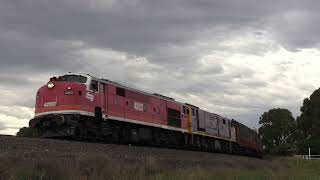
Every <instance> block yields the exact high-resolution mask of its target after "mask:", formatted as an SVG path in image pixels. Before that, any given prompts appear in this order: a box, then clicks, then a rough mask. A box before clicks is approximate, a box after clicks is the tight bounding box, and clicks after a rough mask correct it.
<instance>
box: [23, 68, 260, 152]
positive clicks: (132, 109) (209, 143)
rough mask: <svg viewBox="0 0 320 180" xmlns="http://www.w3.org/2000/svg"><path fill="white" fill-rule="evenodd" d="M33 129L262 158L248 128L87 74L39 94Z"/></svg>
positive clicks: (70, 77)
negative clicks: (245, 129)
mask: <svg viewBox="0 0 320 180" xmlns="http://www.w3.org/2000/svg"><path fill="white" fill-rule="evenodd" d="M29 126H30V127H31V128H35V129H37V131H38V132H39V134H41V136H44V137H69V138H75V139H80V140H93V141H105V142H113V143H134V144H147V145H155V146H165V147H174V148H182V149H194V150H203V151H211V152H226V153H242V154H247V155H254V156H260V155H261V153H262V149H261V148H260V143H258V141H260V139H259V137H258V136H257V133H256V132H254V131H253V130H252V131H245V132H249V133H247V134H245V136H246V135H250V137H254V138H247V139H246V138H244V137H243V135H242V134H243V132H244V130H243V129H244V128H243V126H244V125H243V126H240V125H239V124H237V123H236V121H234V120H230V119H228V118H225V117H222V116H220V115H218V114H214V113H210V112H207V111H204V110H202V109H200V108H199V107H197V106H194V105H191V104H186V103H181V102H177V101H175V100H174V99H173V98H170V97H166V96H163V95H160V94H150V93H146V92H143V91H140V90H137V89H133V88H129V87H126V86H123V85H120V84H118V83H116V82H113V81H110V80H107V79H99V78H95V77H92V76H90V75H87V74H71V73H70V74H67V75H63V76H60V77H53V78H51V79H50V81H49V82H48V83H47V84H46V85H45V86H43V87H41V88H40V89H39V90H38V92H37V96H36V105H35V117H34V118H33V119H32V120H30V122H29ZM244 127H246V126H244ZM248 129H249V128H248ZM237 133H238V134H237ZM239 133H241V136H240V134H239ZM238 139H239V140H240V141H239V142H240V144H239V142H238ZM248 142H251V143H248ZM252 144H255V145H252ZM248 152H250V153H248Z"/></svg>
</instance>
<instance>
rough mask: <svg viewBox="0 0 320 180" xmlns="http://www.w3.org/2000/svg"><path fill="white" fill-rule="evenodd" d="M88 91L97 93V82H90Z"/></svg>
mask: <svg viewBox="0 0 320 180" xmlns="http://www.w3.org/2000/svg"><path fill="white" fill-rule="evenodd" d="M90 90H92V91H98V81H91V84H90Z"/></svg>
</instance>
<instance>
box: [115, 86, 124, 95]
mask: <svg viewBox="0 0 320 180" xmlns="http://www.w3.org/2000/svg"><path fill="white" fill-rule="evenodd" d="M116 91H117V95H118V96H122V97H125V90H124V88H119V87H117V89H116Z"/></svg>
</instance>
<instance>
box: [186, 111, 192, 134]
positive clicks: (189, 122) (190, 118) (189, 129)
mask: <svg viewBox="0 0 320 180" xmlns="http://www.w3.org/2000/svg"><path fill="white" fill-rule="evenodd" d="M186 107H187V108H188V111H189V112H188V133H190V134H192V107H191V106H186Z"/></svg>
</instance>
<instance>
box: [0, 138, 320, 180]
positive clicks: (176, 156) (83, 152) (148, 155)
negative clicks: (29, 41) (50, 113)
mask: <svg viewBox="0 0 320 180" xmlns="http://www.w3.org/2000/svg"><path fill="white" fill-rule="evenodd" d="M0 179H13V180H14V179H26V180H29V179H39V180H40V179H74V180H78V179H84V180H86V179H115V180H116V179H130V180H135V179H137V180H138V179H146V180H147V179H148V180H149V179H159V180H160V179H173V180H175V179H181V180H182V179H183V180H184V179H203V180H204V179H217V180H223V179H226V180H247V179H252V180H259V179H261V180H267V179H288V180H295V179H297V180H303V179H306V180H313V179H315V180H316V179H320V161H317V160H312V161H302V160H300V161H297V160H296V159H294V158H279V157H278V158H275V157H266V158H265V159H262V160H261V159H254V158H248V157H241V156H231V155H224V154H215V153H211V154H210V153H204V152H193V151H180V150H170V149H157V148H146V147H134V146H124V145H110V144H95V143H81V142H69V141H58V140H47V139H30V138H17V137H5V136H0Z"/></svg>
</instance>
